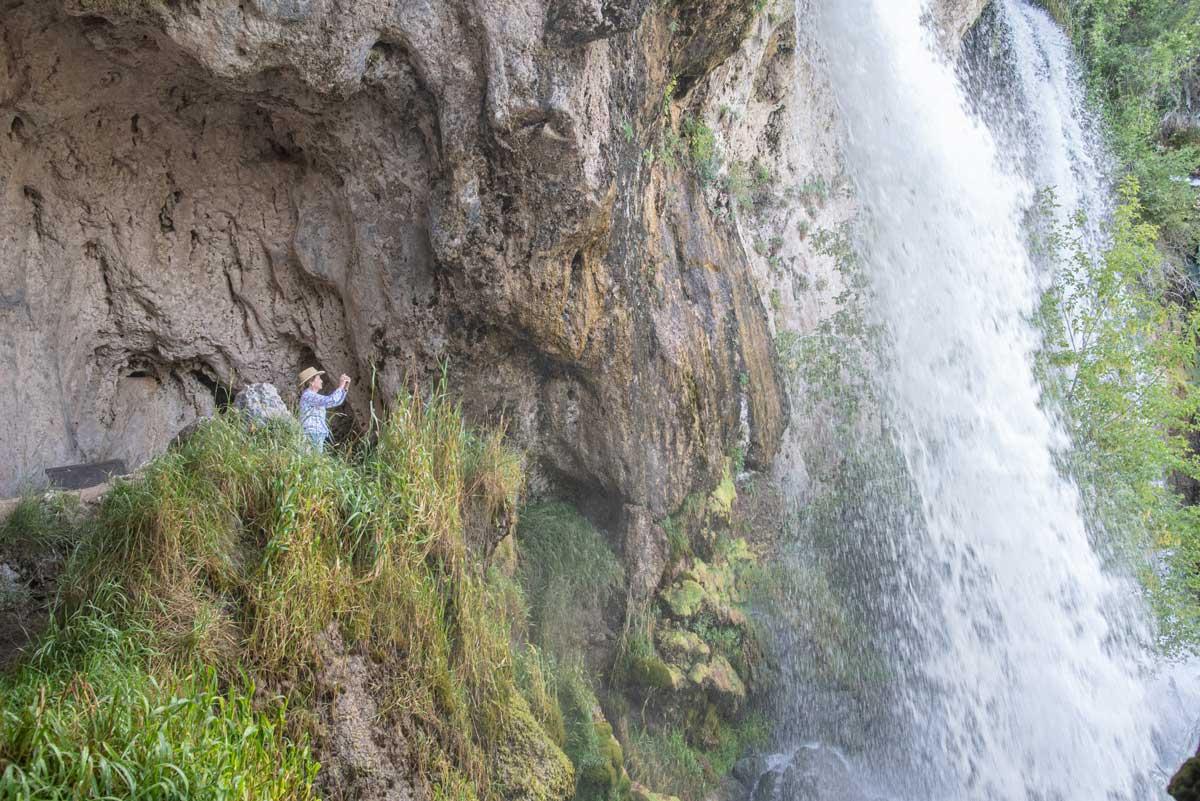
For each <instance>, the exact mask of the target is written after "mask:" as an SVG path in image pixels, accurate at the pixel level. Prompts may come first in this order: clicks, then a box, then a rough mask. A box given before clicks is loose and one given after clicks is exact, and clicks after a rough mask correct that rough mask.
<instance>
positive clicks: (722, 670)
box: [688, 654, 746, 711]
mask: <svg viewBox="0 0 1200 801" xmlns="http://www.w3.org/2000/svg"><path fill="white" fill-rule="evenodd" d="M688 679H690V680H691V682H692V683H693V684H695V685H696V686H698V687H700V688H701V689H702V690H704V691H705V692H706V693H707V694H708V697H709V698H711V699H712V700H713V702H714V703H716V704H718V705H719V706H721V707H723V708H724V709H725V710H727V711H736V710H738V709H739V708H741V706H742V704H744V703H745V701H746V685H745V684H744V683H743V682H742V679H741V677H740V676H738V674H737V671H736V670H734V669H733V665H731V664H729V660H728V659H726V658H725V657H723V656H721V655H720V654H716V655H715V656H713V658H712V659H710V660H709V661H708V662H705V663H702V664H699V665H696V666H695V667H694V668H692V672H691V673H689V674H688Z"/></svg>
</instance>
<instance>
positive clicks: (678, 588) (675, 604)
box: [662, 579, 704, 620]
mask: <svg viewBox="0 0 1200 801" xmlns="http://www.w3.org/2000/svg"><path fill="white" fill-rule="evenodd" d="M662 598H663V600H664V601H666V604H667V606H668V607H670V609H671V613H672V614H673V615H675V616H676V617H679V618H683V619H685V620H686V619H687V618H690V617H694V616H695V615H696V613H697V612H699V611H700V607H701V605H702V604H703V602H704V588H703V587H701V586H700V584H698V583H697V582H695V581H693V580H692V579H683V580H682V581H679V582H676V583H675V584H674V585H673V586H671V587H670V588H668V589H667V590H665V591H663V594H662Z"/></svg>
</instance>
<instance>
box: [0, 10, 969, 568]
mask: <svg viewBox="0 0 1200 801" xmlns="http://www.w3.org/2000/svg"><path fill="white" fill-rule="evenodd" d="M945 3H946V7H945V9H944V10H943V11H942V12H940V13H941V14H942V15H943V16H944V17H945V19H944V25H945V26H947V27H948V29H952V30H958V29H960V28H961V27H962V26H963V25H965V24H966V22H967V21H968V20H969V19H970V15H971V13H973V10H974V9H976V7H977V6H978V5H979V2H978V0H945ZM793 13H794V6H793V5H792V4H791V3H790V2H784V1H783V0H780V1H779V2H776V3H775V4H774V5H773V6H772V7H771V8H769V9H766V10H763V9H762V5H761V3H759V2H757V0H716V1H715V2H708V0H705V1H704V2H701V0H679V1H678V2H673V3H669V4H661V3H653V2H648V0H496V2H488V3H478V2H473V1H472V0H441V1H440V2H432V3H418V2H411V0H360V1H359V2H355V3H335V2H328V1H322V2H292V1H291V0H287V1H285V0H242V1H241V2H239V0H186V1H185V2H162V1H161V0H10V2H8V3H7V4H6V5H5V10H4V13H3V16H2V18H0V34H3V38H2V41H3V42H4V43H5V45H4V47H5V50H4V54H5V63H6V68H5V69H4V70H3V71H0V176H2V179H0V197H2V202H0V329H2V330H3V331H4V333H5V336H4V337H3V338H0V371H3V373H4V374H5V375H6V376H8V377H9V378H10V379H11V380H9V381H6V382H4V384H3V390H0V416H3V417H4V419H9V420H20V421H21V425H19V426H11V427H8V428H5V429H0V447H3V449H4V450H5V453H6V454H8V458H7V459H5V460H4V462H3V466H2V467H0V492H3V491H4V490H6V489H10V488H12V487H14V486H15V485H16V484H17V483H18V482H19V480H20V479H21V478H22V477H23V476H27V475H30V474H36V473H38V472H39V471H40V470H41V469H42V468H43V467H45V466H46V465H48V464H52V463H57V464H61V463H66V462H76V461H96V460H102V459H107V458H122V459H124V460H125V461H126V462H127V463H128V464H130V465H131V466H136V465H138V464H139V463H140V462H142V461H144V460H145V459H146V458H148V457H149V456H151V455H153V454H154V453H156V452H158V451H159V450H161V449H162V448H163V447H164V445H165V444H166V443H167V442H169V441H170V440H171V438H172V436H174V434H175V433H176V432H178V431H179V430H180V429H182V428H183V427H184V426H185V425H186V424H188V423H189V422H190V421H192V420H195V419H197V418H200V417H205V416H208V415H210V414H211V413H212V412H213V410H214V409H215V408H216V407H218V406H219V405H221V403H222V402H223V400H224V399H223V397H222V391H221V387H222V386H229V385H231V384H233V383H237V382H242V381H253V382H263V381H270V382H274V383H276V384H277V385H279V386H291V379H292V376H294V375H295V374H296V373H297V372H298V370H299V369H300V368H302V367H304V366H307V365H309V364H319V365H321V366H322V367H324V368H325V369H327V370H331V371H337V372H343V371H344V372H346V373H349V374H351V375H353V376H354V377H356V378H357V379H358V380H357V381H356V382H355V384H354V389H353V391H352V392H351V396H350V399H349V401H348V404H347V407H346V411H347V412H348V413H349V414H350V415H351V416H354V417H357V419H358V420H359V421H360V422H362V421H365V420H366V419H367V418H368V416H369V413H370V409H369V406H370V404H371V402H372V399H375V400H376V401H378V400H380V399H383V400H386V399H388V398H390V397H391V396H392V395H393V394H394V393H395V392H397V391H399V390H401V389H402V388H405V387H412V386H414V385H415V386H417V387H419V388H421V389H424V388H426V387H428V386H429V384H430V383H431V382H432V381H433V380H435V377H436V375H437V373H438V370H439V368H440V366H441V365H442V364H443V363H444V362H445V360H447V359H449V360H450V363H451V365H452V366H451V372H450V374H451V377H452V380H453V381H454V382H455V384H456V386H455V387H454V389H455V390H456V392H457V394H459V395H460V396H461V397H463V398H464V399H465V402H466V404H467V411H468V413H469V414H471V415H472V416H474V417H477V418H500V417H504V418H505V419H506V420H507V422H508V424H509V428H510V432H511V434H512V435H513V436H514V438H516V439H517V440H519V441H520V443H521V444H523V445H524V446H526V447H527V448H528V449H529V450H530V452H531V455H532V456H533V459H531V463H533V464H535V465H537V466H538V467H539V469H540V470H541V472H543V473H544V476H545V477H546V478H547V479H549V480H551V481H554V482H560V483H562V484H564V485H565V486H569V487H571V488H575V489H583V490H586V491H587V493H588V494H589V495H590V496H591V497H596V498H599V499H602V500H603V501H604V502H606V503H608V504H615V505H616V506H614V507H612V508H620V505H627V506H629V507H630V508H635V509H638V510H641V511H639V512H638V513H637V514H635V515H631V516H630V518H629V520H630V521H631V525H636V526H637V527H638V531H637V532H634V534H635V539H637V538H638V537H642V539H645V537H644V536H643V535H645V533H646V531H647V529H646V528H645V523H644V521H645V519H647V518H648V519H649V520H654V521H658V520H661V519H662V518H663V517H664V516H665V515H666V514H667V513H669V512H671V511H673V510H674V509H675V508H677V507H678V506H679V505H680V503H681V502H682V501H683V499H684V498H685V497H686V496H687V494H688V493H689V492H691V491H693V490H694V489H696V488H699V487H711V486H713V485H715V484H716V483H717V481H718V480H719V478H720V475H721V471H722V468H723V465H724V461H725V458H726V456H727V455H728V453H729V452H730V450H731V449H732V447H733V446H734V445H735V444H738V445H743V446H744V447H745V449H746V451H747V461H748V463H749V464H750V465H751V466H755V465H760V466H761V465H766V464H768V463H769V462H770V461H771V460H772V458H773V456H774V454H775V452H776V450H777V447H778V444H779V440H780V437H781V435H782V432H783V429H784V423H785V419H786V413H787V404H786V399H785V393H784V390H783V388H782V383H781V380H780V378H779V376H778V375H777V371H776V367H775V360H774V342H773V325H772V323H771V322H770V320H769V318H770V317H771V312H770V309H769V308H768V306H769V304H768V303H767V302H766V298H767V289H766V285H765V284H764V281H765V280H766V279H765V278H764V275H765V273H766V272H768V271H769V266H768V265H767V260H766V258H765V257H762V258H760V256H759V255H756V254H755V253H754V252H752V251H753V250H754V248H753V247H751V246H750V243H751V242H752V240H753V238H754V236H757V234H754V233H752V232H750V231H748V230H746V229H744V228H743V223H739V222H738V221H736V220H731V219H730V215H729V214H728V204H726V207H725V208H721V204H720V203H717V202H715V201H714V193H715V192H716V190H715V188H714V187H712V186H710V187H707V188H706V187H705V186H703V185H702V182H700V181H698V180H697V179H696V176H695V173H694V171H693V170H691V169H689V168H688V167H687V166H686V165H678V166H672V165H671V164H670V163H669V162H668V161H667V160H662V159H654V158H651V156H653V154H654V153H655V152H656V148H660V147H661V146H662V144H663V141H664V139H663V136H662V128H663V126H664V124H665V121H673V124H674V125H675V126H676V127H678V125H679V122H680V120H681V119H682V118H683V117H684V116H685V115H686V116H687V117H689V118H695V119H704V120H708V121H709V122H710V123H711V124H713V125H714V126H715V127H720V126H721V125H727V126H731V129H730V130H728V131H723V132H722V133H723V134H728V141H727V153H726V156H727V158H728V159H729V160H730V161H733V160H735V159H736V160H738V161H741V162H744V163H746V164H750V163H759V164H762V165H766V166H767V167H769V168H770V169H769V170H768V171H769V172H771V173H772V174H774V175H778V176H779V177H780V181H781V182H782V181H784V180H786V181H789V182H794V183H797V184H799V183H801V182H803V181H804V180H805V178H806V176H807V175H810V174H811V175H817V174H820V175H832V174H833V173H834V172H836V170H837V157H836V152H834V151H833V150H832V148H831V146H830V144H829V134H828V132H829V131H830V130H833V129H834V128H835V126H834V125H832V122H833V120H832V115H833V114H834V113H835V110H834V109H833V107H832V103H831V101H830V99H829V97H828V94H827V93H825V92H823V91H821V92H816V91H815V90H814V89H813V86H814V84H813V83H812V80H813V79H812V75H813V73H814V70H813V69H812V59H810V58H808V57H807V55H806V56H805V57H804V58H800V57H796V55H795V54H796V52H797V35H796V31H797V25H796V24H795V23H794V20H793V19H792V14H793ZM808 27H810V26H808ZM747 43H749V46H747ZM789 87H791V88H792V89H794V91H793V90H792V89H789ZM727 107H728V108H734V109H738V110H739V111H738V113H737V114H732V113H731V114H726V113H725V111H724V109H726V108H727ZM733 120H737V121H738V122H736V123H735V122H732V121H733ZM647 154H649V155H647ZM784 189H785V187H784V186H783V185H782V183H781V185H780V186H778V187H776V188H775V189H774V190H773V191H775V192H777V194H779V195H780V196H782V195H783V194H784ZM831 205H832V204H831ZM780 207H781V208H782V204H781V205H780ZM828 222H829V224H830V226H833V225H836V222H837V220H836V215H834V216H833V217H831V219H830V220H829V221H828ZM790 223H792V224H794V223H795V220H794V219H793V220H790ZM822 224H824V221H822ZM810 251H811V249H810ZM784 255H786V256H787V257H788V258H792V257H793V255H795V256H796V257H799V258H804V259H810V260H812V261H813V262H814V263H815V262H816V261H818V260H819V258H818V256H816V255H814V254H813V253H811V252H805V253H799V254H791V253H788V254H784ZM834 295H836V291H835V290H834V288H833V287H832V285H831V288H830V289H829V290H828V291H827V292H823V293H822V294H818V295H816V296H814V297H813V298H810V299H807V300H805V301H804V302H805V303H807V304H808V307H809V308H810V309H816V311H817V315H809V316H810V317H812V316H819V313H820V312H821V310H822V309H823V310H824V311H825V312H826V313H827V312H828V311H829V309H830V308H832V306H831V304H830V303H829V302H827V300H828V298H832V297H833V296H834ZM827 296H828V298H827ZM785 305H786V303H785ZM371 379H374V382H372V380H371ZM372 383H374V392H373V393H372ZM643 515H644V516H645V517H643ZM650 533H651V534H652V535H653V537H652V538H651V539H653V538H654V537H657V534H655V533H654V532H653V531H652V530H651V531H650ZM647 541H649V540H647ZM652 572H653V571H651V573H652ZM651 578H652V576H651V575H650V574H649V573H648V574H647V576H646V577H645V579H646V581H650V580H651ZM640 592H644V589H643V590H640Z"/></svg>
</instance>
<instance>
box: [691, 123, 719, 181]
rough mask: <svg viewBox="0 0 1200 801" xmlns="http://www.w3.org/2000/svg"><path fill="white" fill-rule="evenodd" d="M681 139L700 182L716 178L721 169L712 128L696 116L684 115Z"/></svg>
mask: <svg viewBox="0 0 1200 801" xmlns="http://www.w3.org/2000/svg"><path fill="white" fill-rule="evenodd" d="M683 141H684V142H685V143H686V145H687V155H688V159H689V161H690V163H691V165H692V169H694V170H695V171H696V177H697V178H699V179H700V183H701V184H709V183H712V182H713V181H714V180H716V177H717V173H718V172H719V171H720V169H721V160H720V157H719V156H718V154H717V138H716V134H714V133H713V130H712V128H710V127H708V125H706V124H705V123H704V121H703V120H701V119H699V118H697V117H690V116H689V117H686V118H685V119H684V121H683Z"/></svg>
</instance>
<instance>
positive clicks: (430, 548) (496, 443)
mask: <svg viewBox="0 0 1200 801" xmlns="http://www.w3.org/2000/svg"><path fill="white" fill-rule="evenodd" d="M298 443H299V436H298V433H297V432H296V430H295V429H294V428H293V427H290V426H286V425H272V426H267V427H265V428H264V427H258V428H256V429H253V430H252V429H251V428H250V427H248V426H246V425H245V424H244V422H243V420H241V419H240V418H239V417H237V416H236V415H229V416H219V417H217V418H216V419H214V420H211V421H209V422H207V423H206V424H205V425H203V426H202V427H201V428H200V429H199V430H198V431H197V432H196V433H195V434H194V435H192V436H191V437H190V438H189V439H187V440H186V441H185V442H184V443H183V444H182V445H180V446H179V447H177V448H175V449H173V450H171V451H170V452H168V453H167V454H165V455H164V456H162V457H160V458H159V459H157V460H155V461H154V462H153V463H152V464H151V465H150V466H149V467H148V468H147V469H146V470H145V471H144V473H143V476H142V477H141V478H139V479H138V480H135V481H131V482H127V483H123V484H120V485H119V486H117V487H116V488H115V489H114V490H113V491H112V492H111V493H110V494H109V495H108V496H107V497H106V499H105V501H104V504H103V506H102V507H101V509H100V511H99V513H98V515H97V516H96V518H95V519H94V521H93V522H92V523H91V524H90V526H89V530H88V532H87V533H86V535H85V536H83V539H82V543H81V545H80V547H79V549H78V551H77V552H76V554H75V555H74V557H73V558H72V560H71V562H70V564H69V566H68V569H67V576H66V578H65V580H64V582H63V586H64V587H66V588H69V589H70V592H69V594H68V595H67V596H66V597H65V598H64V601H63V604H62V608H61V609H59V610H58V614H59V615H60V616H69V615H71V614H72V613H74V611H75V610H77V609H81V608H84V607H86V606H87V605H88V604H93V605H95V606H97V607H99V608H100V609H102V610H104V611H105V612H106V613H111V614H112V615H114V620H115V621H116V623H115V625H117V626H119V627H124V628H128V629H129V630H131V631H136V632H138V634H137V637H138V639H140V640H144V641H145V645H146V647H147V648H149V649H152V650H153V651H154V653H155V654H157V657H156V659H155V660H154V671H152V674H153V675H154V676H156V677H157V676H167V677H171V676H175V675H185V676H189V675H192V674H193V673H194V672H195V668H194V666H195V665H197V664H205V665H211V666H212V668H213V671H214V673H213V675H215V676H216V677H217V678H219V680H220V682H221V683H222V686H228V687H236V686H241V685H240V683H241V682H244V681H245V679H244V677H245V676H246V675H250V676H253V677H254V678H255V680H256V681H257V682H258V683H259V684H260V685H262V686H267V687H278V688H281V689H283V690H286V693H287V694H288V695H289V698H290V702H291V703H292V704H293V707H294V708H296V707H300V706H304V705H309V706H312V705H313V704H315V703H317V701H316V698H315V694H314V692H313V690H314V689H315V688H316V687H317V685H318V683H319V671H320V665H321V663H322V661H323V654H324V653H325V652H326V651H327V650H328V649H329V648H331V647H332V646H331V645H330V642H331V632H336V633H339V634H340V636H341V639H342V640H343V641H344V642H345V644H346V646H347V647H349V648H353V649H357V650H361V651H363V652H365V653H369V654H370V655H371V658H372V669H373V671H375V678H374V680H373V683H372V693H373V694H374V695H375V696H376V698H375V701H376V703H377V705H378V706H379V708H380V710H381V713H382V715H383V716H384V717H385V719H386V720H387V721H388V722H389V723H390V724H392V725H394V726H395V727H396V728H397V731H398V732H402V733H403V735H404V736H403V738H402V739H401V741H402V742H405V743H408V744H409V750H410V752H409V753H406V754H405V756H406V757H407V759H408V760H409V762H410V763H411V766H412V769H413V773H414V775H416V776H418V777H420V776H433V777H434V779H433V780H432V784H433V786H432V787H431V788H429V790H430V792H431V793H432V794H437V793H441V794H442V795H443V796H446V797H461V795H462V794H461V793H459V791H458V790H456V789H454V788H456V787H457V788H461V787H462V786H470V787H474V788H475V789H476V792H477V797H478V798H480V799H484V801H486V800H487V799H493V798H501V797H504V798H533V797H534V796H531V795H528V793H529V792H532V788H533V787H534V785H533V784H531V783H530V782H527V781H526V780H525V777H521V776H518V772H517V771H515V770H514V768H513V766H514V765H515V764H517V757H516V756H515V755H514V751H513V749H514V748H517V747H520V748H523V749H525V750H526V751H527V753H526V754H525V755H524V756H522V757H521V759H526V758H527V759H528V761H527V762H526V763H524V764H526V772H527V773H529V774H530V775H533V774H535V773H536V772H537V771H538V770H542V769H544V770H545V771H547V776H546V777H543V778H545V781H544V782H542V785H544V787H546V788H553V787H555V786H557V785H560V784H562V783H563V782H564V781H569V780H570V768H569V766H565V767H564V766H563V765H560V764H559V763H558V761H557V760H558V759H561V753H559V754H558V755H557V757H556V756H555V751H556V750H557V749H556V747H555V746H554V745H553V744H552V743H550V742H549V740H548V739H547V738H546V736H545V734H544V732H542V730H541V727H540V726H538V724H537V723H536V722H535V721H533V718H532V717H531V716H530V712H529V710H528V709H527V707H526V705H525V701H524V700H523V698H522V697H521V695H520V693H519V692H518V687H517V677H516V673H515V669H514V660H513V655H512V650H511V644H510V643H511V637H510V634H511V625H510V623H511V614H512V609H511V603H509V600H508V598H507V597H506V594H505V592H504V591H503V589H502V588H500V587H498V586H497V584H496V582H494V581H493V580H492V579H491V578H490V577H489V576H488V575H486V574H485V572H484V570H483V569H482V567H481V566H480V561H481V560H479V559H474V558H471V551H470V546H469V543H471V542H482V543H486V542H489V541H491V542H494V540H495V539H496V529H497V528H500V529H503V528H505V527H508V526H511V521H512V520H513V519H515V514H516V503H517V500H518V499H519V498H520V496H521V494H522V491H523V481H524V478H523V476H524V474H523V471H522V469H521V459H520V457H519V455H516V454H514V453H512V452H511V451H509V450H508V449H506V448H505V447H504V446H503V441H502V439H501V437H500V435H498V434H497V435H489V436H480V435H477V434H475V433H474V432H471V431H470V430H469V429H468V428H467V427H466V426H465V425H464V423H463V420H462V416H461V414H460V411H459V409H458V408H457V407H456V406H455V405H454V404H452V403H451V402H450V401H449V400H448V399H447V398H446V397H445V395H444V394H437V395H435V396H434V397H433V398H432V399H430V400H428V401H423V400H420V399H417V398H413V397H401V398H398V399H397V400H396V402H395V404H394V406H393V409H392V412H391V413H390V414H389V416H388V417H387V418H386V419H385V420H383V421H379V425H378V430H377V432H375V436H374V437H373V438H372V440H371V441H369V442H363V443H361V444H360V445H359V446H358V447H356V448H354V449H352V453H351V455H349V456H346V457H345V458H343V457H341V456H336V455H334V456H318V455H315V454H313V453H311V451H309V450H308V449H306V448H304V447H302V446H299V445H298ZM110 585H113V586H115V587H116V588H117V591H116V592H115V593H107V592H106V591H105V588H106V587H108V586H110ZM112 598H119V599H120V603H119V604H114V603H112V602H111V599H112ZM98 599H100V600H98ZM104 599H108V600H104ZM209 680H210V679H209V678H205V679H204V681H209ZM195 681H200V680H199V679H196V680H195ZM205 688H209V685H204V686H203V687H201V688H200V689H201V690H205V691H207V690H206V689H205ZM3 707H4V708H5V709H7V708H8V707H9V704H8V702H7V699H5V701H4V703H3ZM309 719H310V720H311V711H310V714H309ZM170 733H171V734H172V736H173V734H174V730H173V729H172V730H170ZM543 744H544V745H545V747H543ZM562 761H563V762H565V760H562ZM437 777H443V778H444V779H445V783H446V786H445V787H442V786H441V785H442V780H441V779H439V778H437ZM512 782H519V783H520V785H521V786H519V787H518V786H516V785H514V784H512ZM464 783H465V784H464ZM539 786H541V785H539ZM447 794H449V795H447ZM255 797H258V796H255Z"/></svg>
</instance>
